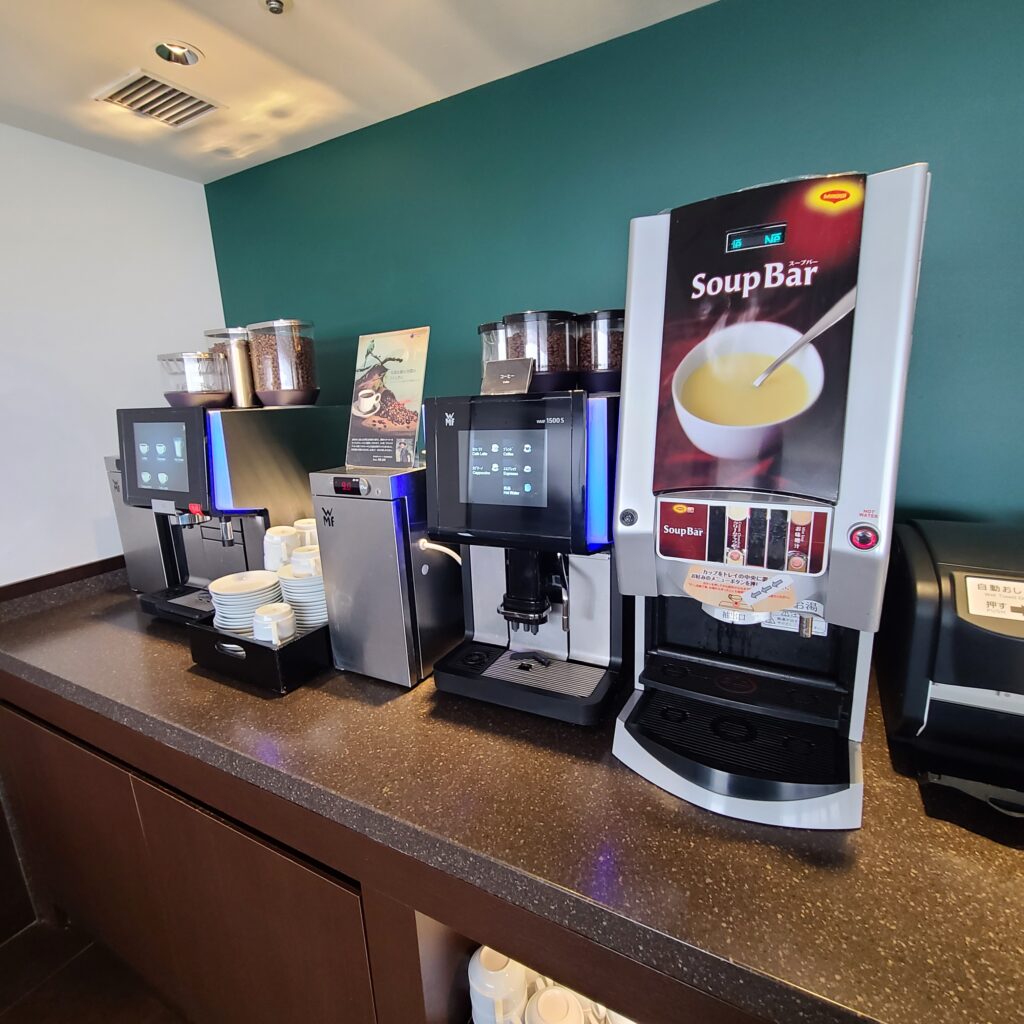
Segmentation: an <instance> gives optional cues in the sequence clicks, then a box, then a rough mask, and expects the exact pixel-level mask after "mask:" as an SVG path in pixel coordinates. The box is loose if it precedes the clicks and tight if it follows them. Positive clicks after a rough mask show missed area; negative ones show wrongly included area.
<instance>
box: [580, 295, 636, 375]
mask: <svg viewBox="0 0 1024 1024" xmlns="http://www.w3.org/2000/svg"><path fill="white" fill-rule="evenodd" d="M625 326H626V311H625V310H623V309H597V310H594V312H592V313H581V314H580V315H579V317H577V326H576V334H577V337H576V354H577V358H578V360H579V373H580V384H581V386H582V387H584V388H586V390H588V391H599V390H600V391H617V390H618V388H619V382H620V380H621V373H622V339H623V336H624V333H625Z"/></svg>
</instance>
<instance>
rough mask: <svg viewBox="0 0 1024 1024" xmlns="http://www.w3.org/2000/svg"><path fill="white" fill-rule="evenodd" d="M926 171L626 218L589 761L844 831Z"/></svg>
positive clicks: (894, 452) (804, 185) (857, 763)
mask: <svg viewBox="0 0 1024 1024" xmlns="http://www.w3.org/2000/svg"><path fill="white" fill-rule="evenodd" d="M929 181H930V176H929V173H928V167H927V165H926V164H913V165H910V166H907V167H901V168H898V169H896V170H891V171H885V172H881V173H878V174H859V173H849V174H840V175H829V176H822V177H810V178H802V179H795V180H792V181H787V182H781V183H778V184H774V185H764V186H760V187H757V188H752V189H747V190H745V191H742V192H737V193H733V194H731V195H725V196H719V197H716V198H713V199H708V200H704V201H702V202H698V203H694V204H692V205H690V206H683V207H679V208H678V209H675V210H672V211H670V212H668V213H663V214H660V215H657V216H652V217H643V218H639V219H637V220H634V221H633V223H632V225H631V230H630V247H629V271H628V285H627V300H626V324H625V344H624V348H625V356H624V364H623V380H622V413H621V421H620V457H619V475H618V481H617V493H616V501H615V550H616V557H617V564H618V572H619V584H620V587H621V590H622V592H623V593H625V594H632V595H635V596H636V597H637V605H636V638H637V639H636V656H635V663H634V666H633V678H634V681H635V690H634V693H633V695H632V696H631V697H630V699H629V701H628V702H627V704H626V706H625V707H624V708H623V710H622V712H621V714H620V715H619V718H618V720H617V722H616V728H615V736H614V742H613V753H614V754H615V756H616V757H618V758H619V759H620V760H621V761H623V762H624V763H625V764H626V765H628V766H629V767H630V768H632V769H633V770H634V771H636V772H638V773H639V774H640V775H643V776H644V777H645V778H647V779H649V780H650V781H651V782H653V783H655V784H657V785H658V786H660V787H661V788H662V789H664V790H667V791H668V792H669V793H672V794H674V795H675V796H677V797H680V798H681V799H683V800H686V801H688V802H690V803H692V804H695V805H698V806H700V807H703V808H707V809H709V810H712V811H715V812H717V813H719V814H723V815H727V816H730V817H734V818H740V819H745V820H748V821H754V822H761V823H764V824H769V825H782V826H792V827H798V828H809V829H852V828H857V827H859V825H860V823H861V815H862V800H863V780H862V772H861V753H860V744H861V736H862V733H863V727H864V715H865V706H866V700H867V687H868V676H869V672H870V665H871V651H872V644H873V640H874V634H875V632H876V630H877V629H878V626H879V618H880V613H881V607H882V593H883V587H884V584H885V576H886V568H887V563H888V556H889V547H890V541H891V536H892V521H893V506H894V497H895V482H896V469H897V463H898V456H899V437H900V427H901V420H902V414H903V399H904V389H905V382H906V373H907V364H908V360H909V353H910V342H911V326H912V323H913V315H914V305H915V301H916V294H917V282H918V274H919V265H920V256H921V246H922V241H923V233H924V221H925V210H926V206H927V198H928V189H929ZM851 295H855V296H856V304H855V308H854V309H853V312H852V315H850V313H849V304H850V303H849V300H850V297H851ZM844 307H845V308H846V315H845V316H843V317H841V318H838V319H834V320H833V322H832V325H831V326H829V327H828V328H827V329H826V330H825V331H824V332H822V333H820V334H819V335H818V336H817V337H816V338H815V339H814V340H813V341H811V342H810V343H809V344H806V345H805V346H804V347H803V348H801V349H799V350H797V351H796V352H795V353H793V354H791V355H789V356H788V357H787V361H785V362H783V363H782V365H781V367H780V369H778V370H775V371H774V372H773V373H772V375H770V376H769V377H768V378H767V380H766V381H765V383H764V384H763V389H764V390H759V389H756V388H755V384H754V381H755V380H757V379H758V377H759V375H761V374H762V373H763V372H764V371H765V370H766V369H768V368H769V366H770V365H771V364H772V363H773V361H775V360H776V358H777V357H779V356H781V355H782V354H783V353H788V352H789V350H790V348H791V346H792V345H793V343H794V342H795V341H797V339H799V338H800V337H801V336H802V335H803V334H804V333H805V332H807V331H809V330H810V328H811V327H812V326H814V325H816V324H819V323H820V322H821V321H822V320H825V321H826V322H827V320H828V319H829V317H830V316H831V311H833V310H835V309H837V308H839V309H843V308H844Z"/></svg>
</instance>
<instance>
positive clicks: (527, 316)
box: [502, 309, 576, 324]
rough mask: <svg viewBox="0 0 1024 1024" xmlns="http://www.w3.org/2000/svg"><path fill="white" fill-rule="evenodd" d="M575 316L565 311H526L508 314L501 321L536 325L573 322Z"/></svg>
mask: <svg viewBox="0 0 1024 1024" xmlns="http://www.w3.org/2000/svg"><path fill="white" fill-rule="evenodd" d="M575 319H576V314H575V313H570V312H569V311H568V310H565V309H526V310H524V311H523V312H522V313H508V314H506V315H505V316H504V317H503V318H502V320H503V322H504V323H506V324H522V323H537V322H543V321H545V320H575Z"/></svg>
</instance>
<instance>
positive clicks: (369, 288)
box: [206, 0, 1024, 518]
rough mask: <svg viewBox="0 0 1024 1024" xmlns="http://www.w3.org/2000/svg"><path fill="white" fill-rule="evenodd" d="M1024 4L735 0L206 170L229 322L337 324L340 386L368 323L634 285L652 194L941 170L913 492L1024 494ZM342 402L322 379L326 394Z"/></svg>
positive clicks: (469, 356) (964, 509) (914, 388)
mask: <svg viewBox="0 0 1024 1024" xmlns="http://www.w3.org/2000/svg"><path fill="white" fill-rule="evenodd" d="M1022 39H1024V3H1021V2H1020V0H979V2H977V3H966V2H964V0H858V2H857V3H833V2H824V0H720V2H718V3H715V4H713V5H711V6H710V7H706V8H702V9H700V10H698V11H695V12H693V13H691V14H686V15H683V16H682V17H679V18H675V19H673V20H671V21H668V22H664V23H662V24H660V25H656V26H654V27H652V28H650V29H645V30H643V31H641V32H637V33H634V34H632V35H628V36H624V37H622V38H619V39H615V40H613V41H611V42H609V43H605V44H603V45H601V46H597V47H594V48H592V49H589V50H585V51H583V52H581V53H577V54H574V55H572V56H569V57H566V58H563V59H562V60H558V61H555V62H553V63H550V64H546V65H543V66H541V67H538V68H534V69H532V70H530V71H525V72H523V73H521V74H518V75H514V76H512V77H510V78H505V79H502V80H501V81H498V82H494V83H491V84H489V85H485V86H482V87H480V88H478V89H474V90H471V91H470V92H466V93H462V94H460V95H458V96H454V97H452V98H451V99H448V100H444V101H443V102H440V103H436V104H433V105H431V106H428V107H423V108H421V109H419V110H415V111H412V112H411V113H409V114H405V115H403V116H401V117H396V118H393V119H391V120H389V121H385V122H382V123H380V124H377V125H373V126H372V127H369V128H366V129H363V130H361V131H358V132H354V133H352V134H350V135H346V136H342V137H341V138H338V139H334V140H332V141H330V142H326V143H323V144H322V145H319V146H316V147H314V148H312V149H308V150H305V151H303V152H300V153H296V154H294V155H292V156H288V157H284V158H282V159H279V160H275V161H273V162H271V163H268V164H264V165H262V166H260V167H257V168H254V169H252V170H249V171H245V172H242V173H240V174H237V175H233V176H231V177H228V178H224V179H222V180H220V181H217V182H214V183H213V184H211V185H208V186H207V190H206V194H207V201H208V204H209V211H210V221H211V224H212V227H213V237H214V244H215V248H216V254H217V266H218V271H219V274H220V284H221V291H222V294H223V299H224V311H225V315H226V317H227V322H228V323H242V324H244V323H252V322H254V321H258V320H266V319H270V318H271V317H276V316H285V317H308V318H310V319H312V320H313V321H315V323H316V331H317V340H318V345H319V363H320V370H321V378H322V380H321V383H322V384H323V385H324V398H325V399H326V400H328V401H342V400H347V395H348V393H349V388H350V386H351V380H352V372H353V368H354V359H355V344H356V339H357V337H358V336H359V335H360V334H361V333H366V332H370V331H382V330H390V329H395V328H402V327H411V326H418V325H421V324H429V325H430V327H431V329H432V333H431V346H430V361H429V369H428V377H427V391H428V393H429V394H456V393H459V392H467V391H470V390H471V389H474V388H475V387H477V386H478V384H479V365H478V360H479V347H478V341H477V336H476V325H477V324H478V323H479V322H481V321H483V320H490V319H494V318H496V317H498V316H500V315H502V314H503V313H507V312H511V311H515V310H519V309H528V308H534V309H536V308H540V309H543V308H545V307H548V308H550V307H556V308H567V309H580V310H583V309H593V308H595V307H601V306H616V305H621V304H622V302H623V298H624V291H625V270H626V241H627V232H628V225H629V220H630V218H631V217H635V216H639V215H643V214H650V213H656V212H657V211H659V210H661V209H664V208H667V207H673V206H679V205H681V204H684V203H688V202H691V201H694V200H697V199H701V198H703V197H705V196H708V195H715V194H718V193H722V192H729V191H732V190H734V189H737V188H743V187H746V186H749V185H753V184H757V183H759V182H764V181H772V180H775V179H779V178H786V177H791V176H794V175H799V174H806V173H810V172H829V171H842V170H853V169H857V170H866V171H875V170H882V169H884V168H887V167H894V166H897V165H900V164H904V163H910V162H913V161H917V160H926V161H928V162H929V163H930V164H931V166H932V170H933V172H934V179H933V183H932V186H933V187H932V196H931V207H930V212H929V218H928V228H927V237H926V242H925V258H924V268H923V271H922V275H921V289H920V296H919V302H918V311H917V323H916V329H915V340H914V353H913V360H912V365H911V373H910V384H909V390H908V395H907V408H906V417H905V428H904V439H903V455H902V460H901V471H900V487H899V503H900V506H901V510H902V511H903V512H905V513H906V512H937V513H944V514H953V515H961V516H966V517H972V516H974V517H979V518H1018V517H1020V516H1021V515H1022V514H1024V458H1022V455H1024V418H1022V412H1024V404H1022V401H1021V394H1022V383H1024V329H1022V324H1024V282H1022V275H1024V200H1022V196H1024V73H1022V70H1021V69H1022V66H1024V62H1022V58H1021V46H1020V44H1021V40H1022ZM322 400H323V399H322Z"/></svg>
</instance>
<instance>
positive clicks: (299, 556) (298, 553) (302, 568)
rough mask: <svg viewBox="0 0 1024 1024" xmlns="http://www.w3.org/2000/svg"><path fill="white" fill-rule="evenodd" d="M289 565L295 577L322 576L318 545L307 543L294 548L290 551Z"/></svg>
mask: <svg viewBox="0 0 1024 1024" xmlns="http://www.w3.org/2000/svg"><path fill="white" fill-rule="evenodd" d="M291 567H292V572H293V573H294V574H295V577H296V579H298V578H300V577H303V576H323V574H324V572H323V567H322V565H321V563H320V545H319V544H307V545H305V546H304V547H300V548H296V549H295V550H294V551H293V552H292V560H291Z"/></svg>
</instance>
